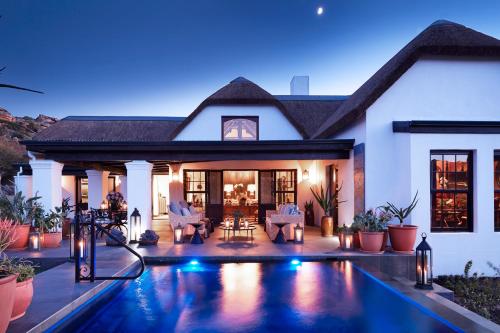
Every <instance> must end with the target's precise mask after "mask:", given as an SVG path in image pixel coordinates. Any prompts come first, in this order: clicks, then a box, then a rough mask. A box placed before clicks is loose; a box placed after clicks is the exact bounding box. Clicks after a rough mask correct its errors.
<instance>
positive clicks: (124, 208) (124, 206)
mask: <svg viewBox="0 0 500 333" xmlns="http://www.w3.org/2000/svg"><path fill="white" fill-rule="evenodd" d="M121 208H122V210H127V202H126V201H125V200H124V201H123V202H122V207H121Z"/></svg>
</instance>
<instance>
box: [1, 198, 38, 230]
mask: <svg viewBox="0 0 500 333" xmlns="http://www.w3.org/2000/svg"><path fill="white" fill-rule="evenodd" d="M40 198H41V197H39V196H34V197H32V198H29V199H26V198H25V197H24V195H23V193H22V192H16V193H15V194H14V195H13V196H9V195H7V194H6V193H1V194H0V218H2V219H7V220H10V221H13V222H17V223H19V224H31V223H32V222H33V220H36V219H37V218H40V216H42V215H43V209H42V208H41V206H40V204H39V203H38V202H37V200H39V199H40Z"/></svg>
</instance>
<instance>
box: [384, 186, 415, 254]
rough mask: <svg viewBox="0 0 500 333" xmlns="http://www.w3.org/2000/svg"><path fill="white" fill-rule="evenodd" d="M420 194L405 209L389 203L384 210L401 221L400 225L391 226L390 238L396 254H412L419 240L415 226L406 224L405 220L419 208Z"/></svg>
mask: <svg viewBox="0 0 500 333" xmlns="http://www.w3.org/2000/svg"><path fill="white" fill-rule="evenodd" d="M417 195H418V192H417V193H416V194H415V196H414V197H413V200H412V201H411V203H410V205H409V206H408V207H405V208H397V207H396V206H395V205H394V204H392V203H390V202H388V203H387V206H384V210H386V211H387V212H389V213H391V214H392V215H394V216H395V217H396V218H397V219H398V220H399V225H389V237H390V239H391V245H392V249H393V250H394V252H402V253H412V252H413V247H414V245H415V240H416V238H417V229H418V227H417V226H415V225H409V224H404V220H405V219H406V218H407V217H408V216H409V215H410V214H411V212H412V211H413V209H415V207H416V206H417V203H418V198H417Z"/></svg>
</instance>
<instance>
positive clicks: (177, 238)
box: [174, 223, 184, 244]
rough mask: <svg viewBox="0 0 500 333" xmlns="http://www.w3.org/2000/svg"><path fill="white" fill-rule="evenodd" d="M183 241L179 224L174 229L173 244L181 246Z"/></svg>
mask: <svg viewBox="0 0 500 333" xmlns="http://www.w3.org/2000/svg"><path fill="white" fill-rule="evenodd" d="M182 243H184V240H183V239H182V226H181V224H180V223H179V224H177V226H176V227H175V228H174V244H182Z"/></svg>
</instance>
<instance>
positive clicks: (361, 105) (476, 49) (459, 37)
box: [312, 20, 500, 138]
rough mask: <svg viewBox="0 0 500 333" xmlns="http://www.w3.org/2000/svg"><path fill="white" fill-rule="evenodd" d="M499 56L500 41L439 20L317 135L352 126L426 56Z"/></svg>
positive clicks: (421, 34)
mask: <svg viewBox="0 0 500 333" xmlns="http://www.w3.org/2000/svg"><path fill="white" fill-rule="evenodd" d="M427 55H428V56H474V57H499V56H500V41H499V40H498V39H496V38H493V37H491V36H488V35H485V34H483V33H480V32H478V31H475V30H473V29H470V28H467V27H465V26H463V25H460V24H457V23H453V22H449V21H444V20H441V21H436V22H434V23H433V24H431V25H430V26H429V27H427V29H425V30H424V31H422V32H421V33H420V34H419V35H418V36H417V37H415V38H414V39H413V40H412V41H410V42H409V43H408V44H407V45H406V46H405V47H403V48H402V49H401V50H400V51H399V52H398V53H397V54H396V55H395V56H394V57H392V58H391V59H390V60H389V61H388V62H387V63H386V64H385V65H384V66H382V67H381V68H380V69H379V70H378V71H377V72H376V73H375V74H374V75H373V76H372V77H371V78H370V79H369V80H368V81H366V82H365V83H364V84H363V85H362V86H361V87H360V88H359V89H358V90H356V92H354V94H352V95H351V97H350V98H349V99H347V100H346V101H345V102H344V103H342V105H341V106H340V107H339V108H338V109H337V111H336V112H335V113H333V114H332V115H331V116H330V117H329V118H328V119H327V120H326V121H325V122H324V123H323V125H322V126H321V127H320V128H319V129H318V130H317V131H316V132H315V133H314V134H313V136H312V137H313V138H328V137H331V136H332V135H333V134H335V133H337V132H339V131H340V130H342V129H344V128H345V127H347V126H349V125H350V124H352V123H353V122H355V121H356V120H357V119H359V118H360V117H361V116H363V115H364V113H365V112H366V110H367V109H368V108H369V107H370V106H371V105H372V104H373V103H374V102H375V101H376V100H377V99H378V98H379V97H380V96H381V95H382V94H383V93H384V92H385V91H387V90H388V89H389V88H390V87H391V86H392V85H393V84H394V83H395V82H396V81H397V80H398V79H399V78H400V77H401V76H402V75H403V74H404V73H405V72H406V71H407V70H408V69H409V68H410V67H411V66H412V65H413V64H414V63H415V62H416V61H417V60H418V59H419V58H420V57H422V56H427Z"/></svg>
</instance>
